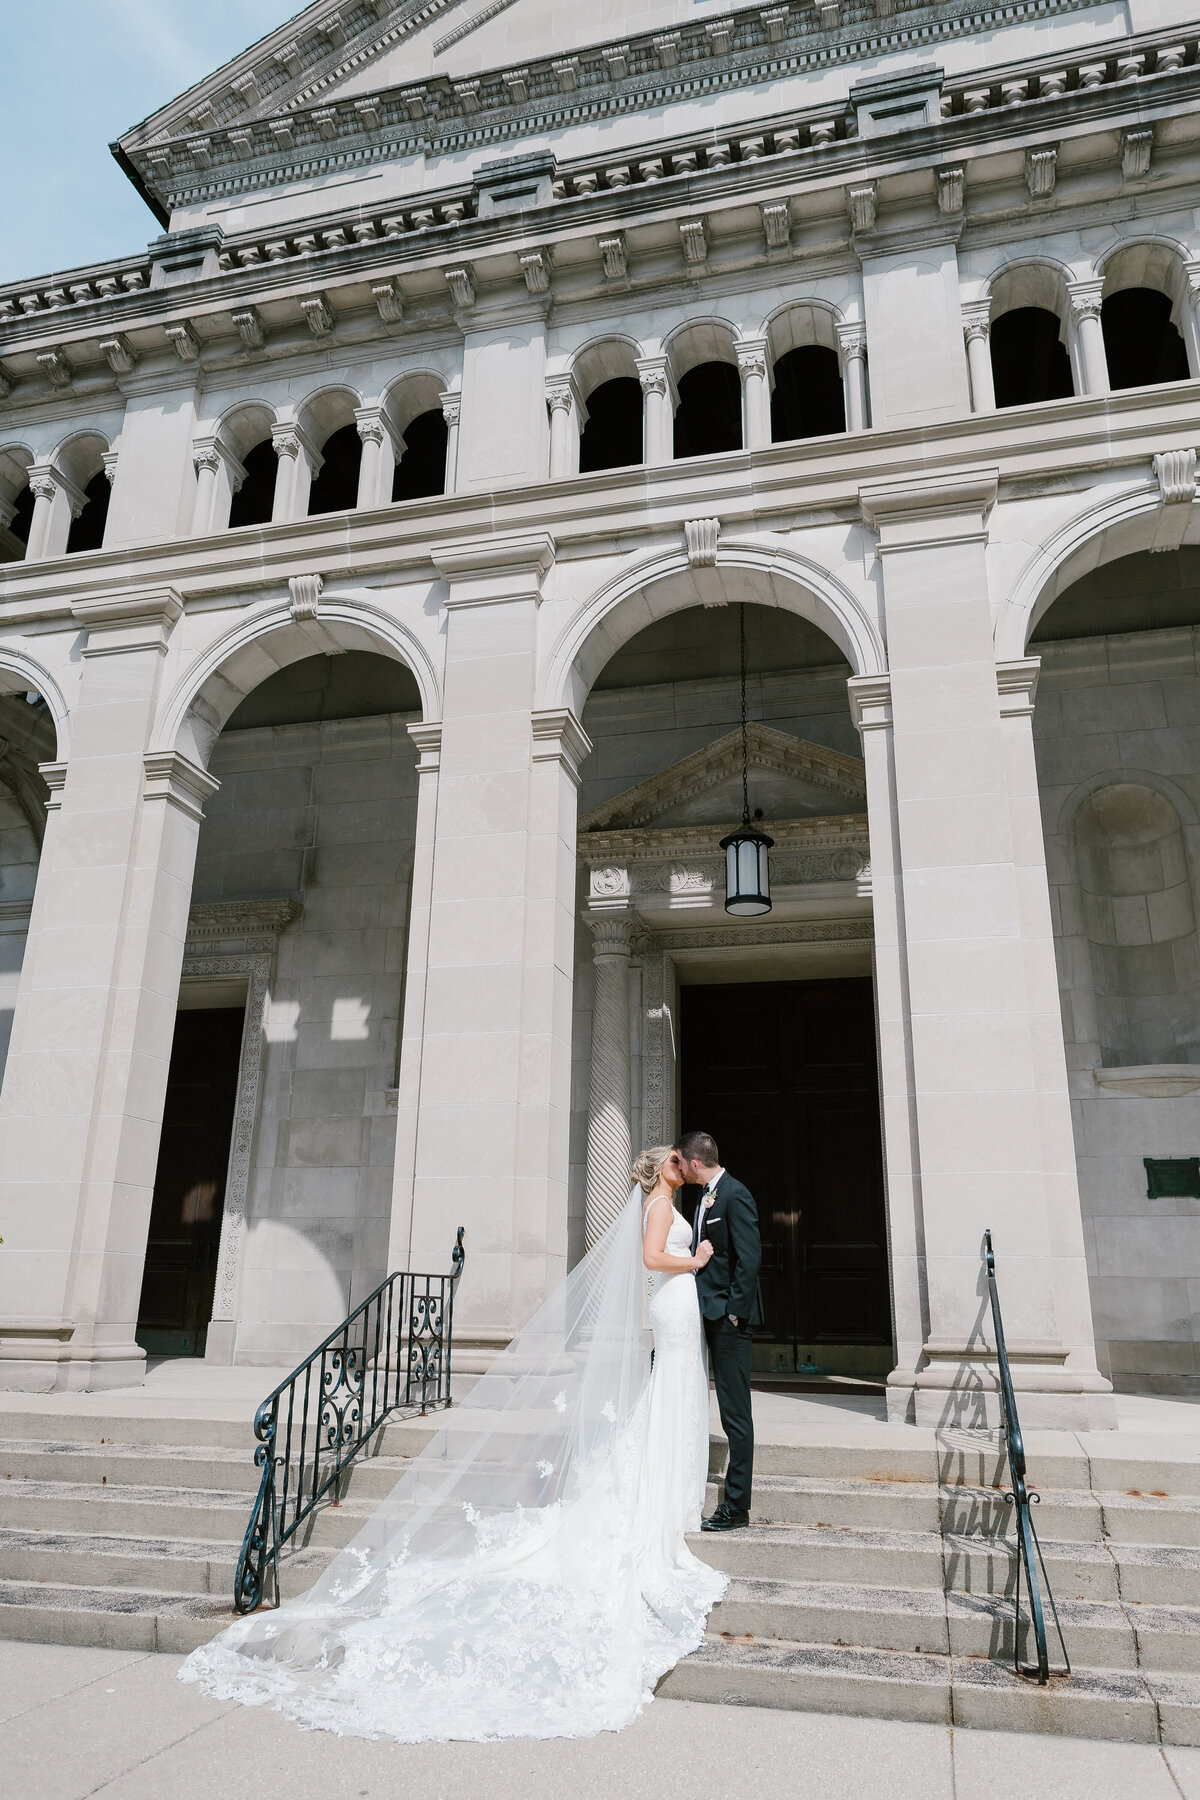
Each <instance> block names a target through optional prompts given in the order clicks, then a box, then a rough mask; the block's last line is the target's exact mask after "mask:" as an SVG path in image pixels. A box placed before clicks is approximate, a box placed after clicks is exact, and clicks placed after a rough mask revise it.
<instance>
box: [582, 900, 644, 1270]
mask: <svg viewBox="0 0 1200 1800" xmlns="http://www.w3.org/2000/svg"><path fill="white" fill-rule="evenodd" d="M587 923H588V926H589V928H590V929H591V932H592V936H593V938H594V939H595V946H594V957H595V971H596V972H595V992H594V998H593V1000H592V1084H591V1096H590V1101H589V1107H588V1149H587V1219H586V1243H587V1248H588V1249H589V1250H590V1249H591V1248H592V1246H593V1245H594V1244H598V1243H599V1241H600V1239H601V1238H602V1237H603V1236H604V1233H605V1232H606V1231H607V1230H608V1228H609V1226H610V1225H611V1224H612V1222H613V1220H614V1219H615V1218H616V1217H617V1215H618V1213H619V1212H620V1211H621V1208H622V1207H623V1206H624V1204H625V1202H626V1200H627V1199H628V1198H629V1169H630V1165H631V1163H632V1162H633V1144H632V1139H631V1135H630V1132H631V1126H630V1093H629V1068H630V1046H629V948H630V938H631V936H632V934H633V921H632V920H631V919H629V918H613V917H611V916H608V917H601V918H598V919H593V918H589V919H588V921H587Z"/></svg>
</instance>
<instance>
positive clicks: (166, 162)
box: [114, 0, 807, 215]
mask: <svg viewBox="0 0 1200 1800" xmlns="http://www.w3.org/2000/svg"><path fill="white" fill-rule="evenodd" d="M761 10H762V8H761V6H758V5H756V3H755V0H728V3H727V4H725V5H724V6H719V5H718V3H717V0H711V5H710V4H708V0H705V3H704V4H702V5H697V3H696V0H603V3H602V4H601V5H581V4H578V3H576V4H568V3H567V0H399V4H395V5H393V4H389V0H365V3H358V4H356V3H355V0H316V3H315V4H314V5H312V6H308V7H305V8H304V9H303V10H302V11H301V12H299V13H297V14H296V15H295V16H294V17H293V18H291V19H288V20H286V21H285V22H284V23H283V24H281V25H280V26H279V27H278V28H277V29H276V30H275V31H272V32H269V33H268V34H267V36H266V37H263V38H260V39H259V41H258V42H257V43H255V44H253V45H251V46H250V47H249V48H248V49H246V50H245V51H243V52H242V53H241V55H239V56H236V57H234V58H233V59H232V60H231V61H230V62H228V63H226V64H224V65H223V67H222V68H220V69H217V70H215V71H214V72H213V74H212V75H210V76H207V77H206V78H205V79H204V80H203V81H200V82H197V83H196V85H195V86H194V87H192V88H189V89H188V90H187V91H186V92H185V93H183V94H180V95H178V96H177V97H176V98H175V99H174V100H172V101H170V102H169V103H168V104H167V105H165V106H163V107H160V108H159V109H158V110H157V111H156V112H154V113H152V114H151V115H150V117H149V118H148V119H146V120H144V121H143V122H142V123H141V124H140V125H136V126H134V127H133V128H132V129H131V130H129V131H127V132H125V133H123V134H122V136H121V137H120V138H119V139H118V142H117V144H116V145H115V146H114V149H115V150H116V151H117V153H118V156H119V160H121V161H122V163H123V166H124V167H125V168H126V170H127V171H128V172H130V173H131V174H132V175H133V176H134V178H135V180H136V181H137V182H138V184H139V185H140V187H141V188H142V190H143V192H144V193H145V195H146V197H147V198H148V199H149V200H150V202H151V204H152V205H154V206H155V207H156V208H157V209H158V210H159V211H160V213H161V214H163V215H165V214H166V213H169V212H171V211H172V210H173V209H174V208H175V207H176V206H177V205H180V204H183V205H186V206H187V207H188V208H192V207H194V206H195V205H197V204H199V203H200V202H202V201H203V200H204V198H205V197H206V196H208V195H209V194H213V195H215V194H218V193H220V192H227V191H228V190H229V185H230V183H231V182H232V181H236V182H237V184H238V186H239V188H240V189H242V190H243V191H244V190H248V189H249V188H252V187H256V186H263V187H272V188H277V187H279V186H280V185H282V186H284V187H286V186H288V185H290V183H291V182H292V180H293V179H295V180H300V179H301V178H302V176H301V171H302V170H303V171H305V172H306V173H307V174H308V175H312V173H313V172H314V169H315V170H316V171H318V172H323V171H324V169H325V166H326V165H329V166H330V167H333V166H334V165H335V164H336V165H338V166H340V165H342V164H344V163H345V161H346V160H347V159H348V158H350V157H353V158H354V159H355V160H356V161H357V162H364V161H365V162H370V161H378V160H380V159H382V160H385V161H391V160H394V159H395V158H397V157H399V158H404V157H408V156H412V157H413V158H415V159H423V158H426V157H429V156H433V157H435V158H436V157H437V156H438V155H440V154H441V153H443V152H451V153H453V154H454V155H456V156H459V157H461V153H462V151H463V149H464V148H466V149H467V150H468V151H469V152H474V151H475V150H476V149H477V150H478V156H477V157H476V156H475V155H474V154H472V156H471V161H472V163H474V162H476V161H478V160H487V159H488V158H496V157H497V156H499V155H504V154H507V155H510V156H511V155H512V154H513V153H514V146H516V145H517V144H518V143H519V141H520V140H524V146H525V147H530V146H532V147H533V148H541V149H544V148H546V147H548V146H549V144H550V141H551V136H553V138H554V141H555V143H556V145H557V147H558V149H559V154H560V155H561V139H562V134H563V133H564V131H570V130H571V129H572V128H574V127H575V126H578V125H579V124H580V121H581V120H582V119H583V117H584V115H585V114H586V115H588V116H590V117H593V118H595V119H597V120H599V119H602V118H607V117H609V116H610V115H611V114H612V112H613V111H614V110H616V111H619V112H622V113H625V112H629V111H635V112H636V111H639V110H644V109H645V108H647V107H651V106H653V105H655V104H656V103H659V102H661V101H662V100H663V99H664V98H666V97H668V96H669V95H670V94H672V93H674V92H677V91H678V86H679V81H680V78H681V76H682V75H683V72H684V70H685V69H689V68H693V67H694V73H695V75H696V76H699V75H701V74H702V75H703V79H704V83H705V86H706V87H707V86H709V85H710V84H715V85H716V86H718V87H719V86H723V85H726V84H728V83H733V84H735V85H738V84H742V83H744V82H745V80H746V79H747V76H749V77H750V78H751V79H755V80H757V79H769V78H770V76H771V73H772V71H773V70H774V68H775V63H774V61H773V53H770V54H769V52H771V46H772V45H773V43H774V40H775V38H776V37H777V36H779V37H780V41H783V37H786V36H787V35H788V34H789V33H791V32H792V30H793V28H794V29H795V30H796V31H799V30H800V29H801V20H800V15H799V11H798V9H793V12H794V13H795V17H793V13H792V12H788V11H787V10H786V9H785V10H784V12H783V13H781V14H779V20H781V21H782V23H777V24H774V25H772V26H771V28H770V32H769V33H768V30H767V28H766V27H764V26H763V24H762V22H761V20H760V17H759V14H760V12H761ZM710 14H711V15H713V16H711V17H710ZM785 27H786V29H785ZM805 29H807V27H805ZM780 34H782V36H780ZM760 40H761V42H760ZM764 58H765V60H764Z"/></svg>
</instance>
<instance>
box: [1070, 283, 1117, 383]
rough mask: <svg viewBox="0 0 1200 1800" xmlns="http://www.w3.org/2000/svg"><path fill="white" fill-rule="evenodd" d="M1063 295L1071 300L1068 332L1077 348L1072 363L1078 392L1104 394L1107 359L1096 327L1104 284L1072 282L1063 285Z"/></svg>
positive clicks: (1100, 335)
mask: <svg viewBox="0 0 1200 1800" xmlns="http://www.w3.org/2000/svg"><path fill="white" fill-rule="evenodd" d="M1067 292H1068V294H1069V295H1070V297H1071V329H1072V331H1073V332H1074V334H1075V343H1076V348H1077V354H1076V356H1075V359H1074V361H1075V366H1076V370H1077V372H1078V377H1079V381H1080V383H1081V387H1082V391H1083V392H1084V393H1085V394H1107V393H1108V392H1109V381H1108V357H1107V355H1106V354H1105V349H1104V328H1103V326H1102V325H1101V323H1100V309H1101V304H1102V302H1103V299H1104V283H1103V282H1102V281H1072V282H1069V283H1068V285H1067Z"/></svg>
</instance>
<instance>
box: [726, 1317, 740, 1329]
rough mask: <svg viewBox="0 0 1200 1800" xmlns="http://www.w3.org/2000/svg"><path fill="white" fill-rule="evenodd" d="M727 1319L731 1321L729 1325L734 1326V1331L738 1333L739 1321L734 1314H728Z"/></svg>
mask: <svg viewBox="0 0 1200 1800" xmlns="http://www.w3.org/2000/svg"><path fill="white" fill-rule="evenodd" d="M725 1317H726V1318H727V1319H728V1320H729V1323H730V1324H731V1325H732V1326H733V1328H734V1330H735V1331H736V1329H737V1319H736V1318H735V1317H734V1315H733V1314H732V1313H726V1314H725Z"/></svg>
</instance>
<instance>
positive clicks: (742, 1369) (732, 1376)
mask: <svg viewBox="0 0 1200 1800" xmlns="http://www.w3.org/2000/svg"><path fill="white" fill-rule="evenodd" d="M704 1335H705V1337H706V1338H707V1339H708V1354H709V1357H710V1359H711V1361H712V1372H713V1384H714V1386H715V1387H716V1390H717V1406H718V1409H719V1410H720V1414H721V1428H722V1430H723V1431H724V1433H725V1436H726V1437H727V1438H728V1439H729V1468H728V1469H727V1471H726V1474H725V1504H726V1506H728V1507H729V1509H730V1511H731V1512H749V1510H750V1488H751V1484H752V1482H753V1479H754V1414H753V1413H752V1412H751V1410H750V1346H751V1339H752V1336H753V1333H752V1331H751V1328H750V1326H749V1325H748V1324H738V1325H734V1324H733V1322H732V1321H731V1320H730V1319H728V1318H720V1319H705V1321H704Z"/></svg>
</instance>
